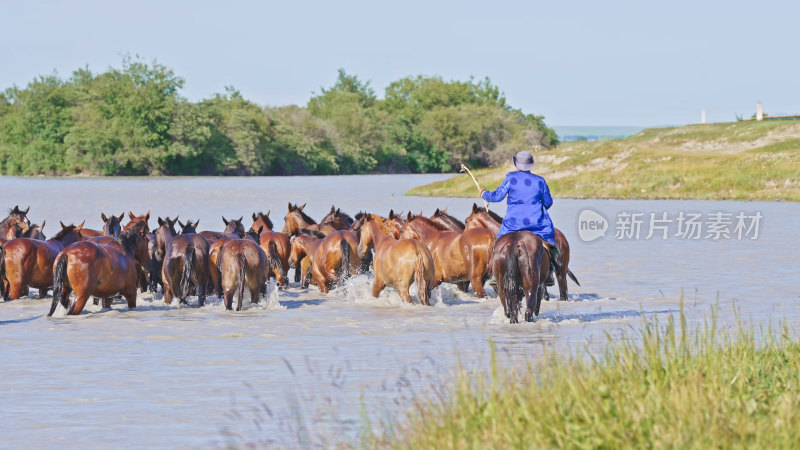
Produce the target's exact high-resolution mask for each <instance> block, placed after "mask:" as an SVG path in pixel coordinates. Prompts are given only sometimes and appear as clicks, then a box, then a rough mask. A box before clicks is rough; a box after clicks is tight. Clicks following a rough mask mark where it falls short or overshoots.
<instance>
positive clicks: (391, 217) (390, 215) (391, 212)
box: [389, 209, 394, 219]
mask: <svg viewBox="0 0 800 450" xmlns="http://www.w3.org/2000/svg"><path fill="white" fill-rule="evenodd" d="M389 219H394V209H390V210H389Z"/></svg>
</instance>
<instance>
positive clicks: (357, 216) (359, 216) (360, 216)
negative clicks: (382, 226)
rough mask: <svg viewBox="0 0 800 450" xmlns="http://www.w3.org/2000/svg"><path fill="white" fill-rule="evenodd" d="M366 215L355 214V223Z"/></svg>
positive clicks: (362, 212)
mask: <svg viewBox="0 0 800 450" xmlns="http://www.w3.org/2000/svg"><path fill="white" fill-rule="evenodd" d="M366 215H367V213H365V212H364V211H359V212H357V213H356V215H355V218H356V220H355V222H358V221H359V220H361V218H362V217H364V216H366Z"/></svg>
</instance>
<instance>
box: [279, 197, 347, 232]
mask: <svg viewBox="0 0 800 450" xmlns="http://www.w3.org/2000/svg"><path fill="white" fill-rule="evenodd" d="M305 207H306V205H305V203H304V204H303V206H297V205H292V204H291V203H289V212H287V213H286V216H285V217H284V218H283V222H284V224H283V234H285V235H287V236H294V235H296V234H297V233H299V232H300V230H302V229H306V230H311V231H318V232H320V233H322V234H324V235H328V234H331V233H333V232H334V231H336V228H333V227H332V226H330V225H318V224H317V222H316V221H315V220H314V219H312V218H311V217H309V216H308V214H306V213H304V212H303V210H304V209H305Z"/></svg>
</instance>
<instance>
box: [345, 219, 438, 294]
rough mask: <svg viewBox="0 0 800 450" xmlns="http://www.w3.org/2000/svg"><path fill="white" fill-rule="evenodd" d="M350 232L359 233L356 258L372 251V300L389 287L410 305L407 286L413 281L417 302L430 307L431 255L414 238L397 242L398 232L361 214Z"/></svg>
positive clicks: (378, 220) (390, 225)
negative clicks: (415, 287)
mask: <svg viewBox="0 0 800 450" xmlns="http://www.w3.org/2000/svg"><path fill="white" fill-rule="evenodd" d="M353 229H354V230H355V231H357V232H358V234H359V241H358V254H359V256H362V257H363V255H365V254H367V253H368V252H369V251H370V249H372V248H374V249H375V257H374V266H373V267H374V269H373V271H374V273H375V278H374V279H373V281H372V296H373V297H378V295H379V294H380V293H381V291H382V290H383V288H384V287H386V286H392V287H394V288H395V289H397V293H398V294H400V297H401V298H402V299H403V300H404V301H406V302H408V303H411V296H410V295H409V287H410V286H411V283H412V282H414V283H416V285H417V291H418V293H419V301H420V303H422V304H423V305H430V297H431V290H432V289H433V286H434V277H435V275H436V273H435V269H434V267H433V266H434V263H433V256H431V252H430V251H429V250H428V248H427V247H426V246H425V245H424V244H423V243H422V242H420V241H417V240H415V239H402V240H397V239H396V237H397V234H399V229H398V228H396V227H395V226H394V224H391V223H390V222H388V221H386V220H384V219H383V218H381V217H380V216H377V215H373V214H365V215H363V216H362V217H361V219H359V220H358V222H356V223H355V225H354V226H353Z"/></svg>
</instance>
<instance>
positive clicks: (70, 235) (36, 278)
mask: <svg viewBox="0 0 800 450" xmlns="http://www.w3.org/2000/svg"><path fill="white" fill-rule="evenodd" d="M82 226H83V224H81V225H78V226H77V227H76V226H75V225H67V226H65V225H64V224H63V223H62V224H61V231H60V232H59V233H58V234H56V235H55V236H53V238H52V239H48V240H47V241H39V240H36V239H29V238H24V237H23V238H17V239H14V240H12V241H8V243H6V245H5V248H4V249H0V278H2V279H4V280H8V290H6V291H5V292H4V294H5V295H4V299H5V300H16V299H18V298H20V297H21V296H22V295H23V294H24V293H25V292H27V290H28V288H29V287H34V288H36V289H38V290H39V298H44V296H45V294H47V289H48V288H50V287H51V286H52V285H53V263H54V262H55V260H56V256H58V253H59V252H61V250H63V249H64V247H66V246H68V245H70V244H72V243H73V242H77V241H80V240H81V227H82Z"/></svg>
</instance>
